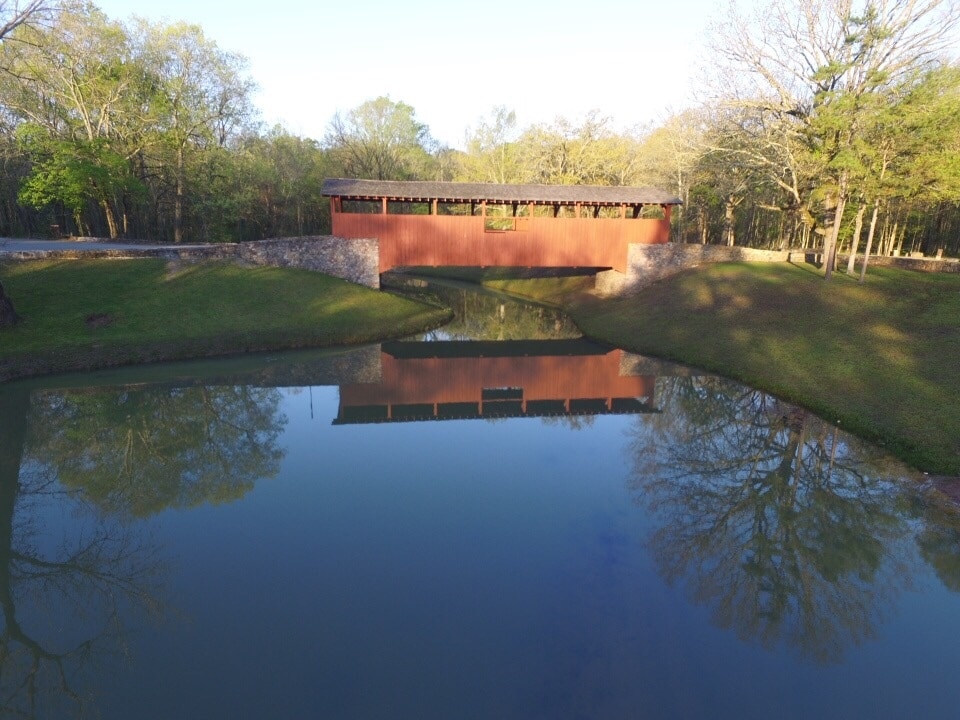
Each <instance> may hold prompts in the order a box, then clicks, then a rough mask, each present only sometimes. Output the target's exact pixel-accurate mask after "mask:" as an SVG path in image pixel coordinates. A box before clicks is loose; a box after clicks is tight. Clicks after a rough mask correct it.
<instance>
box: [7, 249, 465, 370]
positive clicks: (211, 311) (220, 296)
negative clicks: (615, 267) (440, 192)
mask: <svg viewBox="0 0 960 720" xmlns="http://www.w3.org/2000/svg"><path fill="white" fill-rule="evenodd" d="M0 281H2V282H3V285H4V287H5V289H6V291H7V294H8V295H9V296H10V298H11V299H12V300H13V302H14V305H15V306H16V309H17V313H18V314H19V315H20V316H21V318H22V320H21V322H20V323H19V324H18V325H17V326H16V327H14V328H12V329H5V330H2V331H0V380H3V379H9V378H11V377H19V376H24V375H30V374H41V373H49V372H59V371H64V370H82V369H87V368H92V367H103V366H107V365H121V364H131V363H138V362H149V361H155V360H172V359H182V358H190V357H207V356H214V355H227V354H235V353H241V352H248V351H253V350H273V349H281V348H299V347H324V346H332V345H348V344H357V343H364V342H373V341H376V340H381V339H387V338H396V337H402V336H404V335H409V334H412V333H415V332H418V331H421V330H424V329H426V328H429V327H436V326H437V325H440V324H441V323H443V322H445V321H446V320H447V319H448V318H449V313H448V312H446V311H444V310H438V309H437V308H432V307H427V306H425V305H422V304H420V303H417V302H414V301H412V300H409V299H406V298H401V297H397V296H394V295H390V294H387V293H381V292H377V291H374V290H370V289H367V288H364V287H361V286H359V285H354V284H351V283H348V282H346V281H343V280H340V279H337V278H332V277H329V276H326V275H321V274H319V273H314V272H309V271H306V270H295V269H289V268H273V267H253V268H248V267H240V266H238V265H235V264H231V263H222V262H218V263H212V262H211V263H200V264H182V265H181V264H171V263H168V262H167V261H165V260H153V259H144V260H66V261H37V262H28V263H6V264H0Z"/></svg>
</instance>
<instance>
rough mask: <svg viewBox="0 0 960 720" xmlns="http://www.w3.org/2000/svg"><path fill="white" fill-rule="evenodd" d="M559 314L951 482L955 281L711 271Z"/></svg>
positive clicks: (956, 382) (790, 269)
mask: <svg viewBox="0 0 960 720" xmlns="http://www.w3.org/2000/svg"><path fill="white" fill-rule="evenodd" d="M569 310H570V312H571V314H572V315H573V318H574V320H575V321H576V322H577V324H578V325H579V326H580V328H581V329H582V330H583V332H584V333H586V334H587V335H589V336H591V337H594V338H597V339H600V340H603V341H606V342H609V343H611V344H614V345H618V346H620V347H623V348H627V349H630V350H634V351H636V352H639V353H644V354H649V355H655V356H658V357H662V358H666V359H672V360H678V361H681V362H684V363H687V364H690V365H694V366H696V367H700V368H703V369H706V370H711V371H715V372H717V373H719V374H722V375H725V376H728V377H733V378H737V379H739V380H742V381H744V382H746V383H748V384H750V385H753V386H754V387H757V388H760V389H764V390H767V391H770V392H772V393H774V394H776V395H778V396H780V397H783V398H785V399H787V400H790V401H793V402H795V403H797V404H800V405H803V406H805V407H807V408H809V409H811V410H813V411H814V412H816V413H817V414H819V415H821V416H823V417H825V418H827V419H830V420H834V421H837V422H839V423H840V425H841V427H844V428H846V429H848V430H850V431H852V432H854V433H856V434H858V435H860V436H862V437H864V438H867V439H869V440H872V441H874V442H877V443H879V444H882V445H884V446H886V447H887V448H888V449H889V450H890V451H891V452H893V453H894V454H896V455H898V456H899V457H901V458H902V459H904V460H906V461H907V462H909V463H911V464H913V465H915V466H916V467H919V468H921V469H924V470H928V471H931V472H937V473H944V474H950V475H958V474H960V403H958V402H957V399H958V398H960V277H957V276H954V275H938V274H922V273H914V272H907V271H902V270H892V269H884V268H876V269H873V270H871V271H870V274H869V275H868V277H867V282H866V283H865V284H863V285H860V284H858V283H856V282H854V281H853V280H851V279H849V278H847V277H846V276H844V275H840V276H835V278H834V280H833V281H832V282H830V283H825V282H824V281H823V279H822V276H821V275H820V274H818V273H816V272H815V271H814V270H813V269H812V268H809V269H808V268H805V267H795V266H790V265H765V264H736V265H715V266H710V267H707V268H703V269H697V270H694V271H689V272H686V273H683V274H680V275H677V276H674V277H673V278H669V279H667V280H665V281H662V282H659V283H657V284H655V285H653V286H651V287H649V288H647V289H646V290H644V291H643V292H641V293H640V294H638V295H636V296H634V297H630V298H624V299H617V300H598V299H593V298H591V299H586V300H584V299H582V298H581V299H579V300H578V301H577V302H575V303H573V304H572V305H571V306H570V307H569Z"/></svg>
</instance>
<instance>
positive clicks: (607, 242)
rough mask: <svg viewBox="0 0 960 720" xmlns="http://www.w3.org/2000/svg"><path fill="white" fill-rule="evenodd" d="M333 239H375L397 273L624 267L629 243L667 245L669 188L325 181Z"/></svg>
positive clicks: (383, 265)
mask: <svg viewBox="0 0 960 720" xmlns="http://www.w3.org/2000/svg"><path fill="white" fill-rule="evenodd" d="M323 194H324V195H326V196H328V197H329V198H330V210H331V215H332V221H333V222H332V224H333V234H334V235H335V236H338V237H342V238H348V239H349V238H376V239H377V240H378V241H379V262H380V272H381V273H383V272H387V271H388V270H391V269H394V268H399V267H551V268H557V267H597V268H613V269H616V270H619V271H621V272H623V271H624V270H625V268H626V263H627V255H628V249H629V246H630V245H631V244H654V243H666V242H668V241H669V240H670V212H671V209H672V207H673V206H674V205H679V204H680V203H681V201H680V199H679V198H677V197H674V196H672V195H670V194H669V193H667V192H664V191H662V190H656V189H653V188H637V187H607V186H584V185H495V184H488V183H447V182H401V181H379V180H352V179H344V178H334V179H327V180H325V181H324V183H323Z"/></svg>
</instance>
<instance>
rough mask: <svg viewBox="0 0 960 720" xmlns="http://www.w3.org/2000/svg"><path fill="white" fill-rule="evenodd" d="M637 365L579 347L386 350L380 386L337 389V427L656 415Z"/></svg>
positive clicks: (616, 353)
mask: <svg viewBox="0 0 960 720" xmlns="http://www.w3.org/2000/svg"><path fill="white" fill-rule="evenodd" d="M637 357H638V356H634V355H631V354H630V353H627V352H624V351H623V350H619V349H611V348H608V347H604V346H601V345H598V344H596V343H593V342H590V341H588V340H583V339H578V340H512V341H510V340H508V341H502V340H501V341H467V342H459V341H458V342H454V341H437V342H393V343H384V344H383V345H382V347H381V353H380V364H381V379H380V382H378V383H354V384H344V385H341V386H340V407H339V412H338V415H337V418H336V419H335V420H334V424H335V425H346V424H360V423H381V422H409V421H419V420H463V419H484V418H486V419H489V418H505V417H563V416H576V415H609V414H636V413H649V412H657V410H656V408H655V407H654V404H653V403H654V385H655V379H656V378H655V377H654V376H652V375H641V374H639V373H637V372H635V370H636V368H637V364H638V363H637V362H636V359H637Z"/></svg>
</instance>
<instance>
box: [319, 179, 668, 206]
mask: <svg viewBox="0 0 960 720" xmlns="http://www.w3.org/2000/svg"><path fill="white" fill-rule="evenodd" d="M322 193H323V194H324V195H327V196H334V197H340V198H345V199H348V200H380V199H383V198H386V199H387V200H402V201H408V202H428V201H431V200H439V201H441V202H458V203H459V202H483V201H484V200H486V201H487V202H493V203H534V204H536V203H543V204H562V205H571V204H574V203H582V204H584V205H682V204H683V201H682V200H681V199H680V198H678V197H676V196H674V195H671V194H670V193H668V192H666V191H664V190H657V189H656V188H643V187H624V186H618V187H614V186H607V185H499V184H494V183H454V182H420V181H413V182H407V181H400V180H352V179H348V178H327V179H326V180H324V181H323V187H322Z"/></svg>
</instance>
